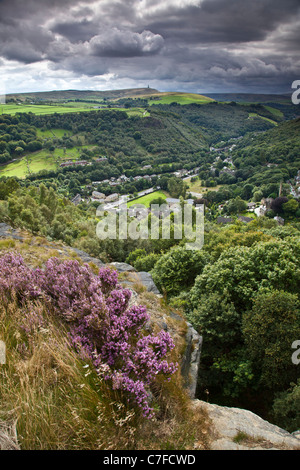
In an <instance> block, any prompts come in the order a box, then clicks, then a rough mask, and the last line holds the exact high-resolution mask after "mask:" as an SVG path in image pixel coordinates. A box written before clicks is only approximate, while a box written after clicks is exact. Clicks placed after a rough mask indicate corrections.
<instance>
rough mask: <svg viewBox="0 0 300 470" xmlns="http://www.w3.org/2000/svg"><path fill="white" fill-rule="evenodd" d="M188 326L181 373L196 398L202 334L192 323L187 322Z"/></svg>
mask: <svg viewBox="0 0 300 470" xmlns="http://www.w3.org/2000/svg"><path fill="white" fill-rule="evenodd" d="M187 326H188V330H187V333H186V349H185V354H184V357H183V361H182V365H181V374H182V376H183V378H184V383H185V386H186V388H187V390H188V392H189V395H190V397H191V398H195V396H196V388H197V381H198V371H199V365H200V356H201V348H202V336H200V335H199V334H198V333H197V331H196V330H195V329H194V328H193V327H192V325H191V324H190V323H187Z"/></svg>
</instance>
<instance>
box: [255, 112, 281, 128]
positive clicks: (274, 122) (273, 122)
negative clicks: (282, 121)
mask: <svg viewBox="0 0 300 470" xmlns="http://www.w3.org/2000/svg"><path fill="white" fill-rule="evenodd" d="M255 117H258V118H260V119H264V120H265V121H268V122H270V123H271V124H274V126H278V123H277V122H276V121H273V120H272V119H269V118H267V117H264V116H260V115H259V114H256V113H249V118H250V119H251V118H255Z"/></svg>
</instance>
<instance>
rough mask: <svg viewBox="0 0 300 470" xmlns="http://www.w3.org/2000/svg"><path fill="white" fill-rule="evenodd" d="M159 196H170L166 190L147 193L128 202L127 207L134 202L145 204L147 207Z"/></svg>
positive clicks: (164, 197) (163, 197)
mask: <svg viewBox="0 0 300 470" xmlns="http://www.w3.org/2000/svg"><path fill="white" fill-rule="evenodd" d="M158 197H161V198H162V199H164V200H165V199H166V198H167V197H168V194H167V193H166V192H165V191H154V193H150V194H146V195H145V196H142V197H139V198H138V199H134V200H133V201H130V202H128V203H127V207H131V206H133V205H134V204H143V205H144V206H145V207H149V206H150V202H151V201H153V199H157V198H158Z"/></svg>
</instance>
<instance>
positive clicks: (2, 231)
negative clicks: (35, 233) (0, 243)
mask: <svg viewBox="0 0 300 470" xmlns="http://www.w3.org/2000/svg"><path fill="white" fill-rule="evenodd" d="M0 238H13V239H14V240H22V238H23V237H22V236H21V235H20V232H19V230H18V229H14V228H12V227H11V226H10V225H7V224H5V223H4V222H2V223H0Z"/></svg>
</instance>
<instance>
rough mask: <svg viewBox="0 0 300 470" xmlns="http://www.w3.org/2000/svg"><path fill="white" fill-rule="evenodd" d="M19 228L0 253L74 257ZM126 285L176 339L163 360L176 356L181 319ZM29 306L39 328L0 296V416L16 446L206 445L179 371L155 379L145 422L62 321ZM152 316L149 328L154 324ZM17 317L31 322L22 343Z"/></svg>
mask: <svg viewBox="0 0 300 470" xmlns="http://www.w3.org/2000/svg"><path fill="white" fill-rule="evenodd" d="M20 234H21V236H22V237H23V239H22V240H18V241H15V240H10V239H4V240H0V256H1V255H2V254H3V253H5V252H7V250H9V251H11V250H15V251H16V252H18V253H21V255H22V256H23V258H24V260H25V261H26V263H27V264H29V265H31V266H33V267H34V266H41V265H42V264H43V263H44V262H45V261H46V260H47V259H48V258H49V257H52V256H58V257H63V258H65V259H70V258H76V257H77V255H76V254H75V253H74V252H72V249H71V248H68V247H65V246H63V245H62V244H61V243H55V242H49V240H46V239H43V238H41V237H33V236H32V235H30V234H28V233H26V232H21V233H20ZM58 250H59V251H58ZM78 260H79V261H80V262H81V260H80V259H79V258H78ZM94 268H95V266H94ZM95 271H96V270H95ZM128 276H129V277H126V275H125V274H123V275H122V278H120V281H124V282H125V283H126V282H130V276H134V274H128ZM131 281H134V278H133V279H131ZM135 282H137V281H135ZM133 288H134V289H135V290H136V292H137V299H136V300H137V303H141V304H143V305H146V307H147V310H148V312H149V314H151V318H152V320H153V321H154V322H158V324H159V321H160V320H161V317H162V316H163V318H164V321H165V322H167V325H168V331H169V332H170V333H171V334H172V336H173V338H174V340H175V342H176V350H174V351H172V358H171V360H175V361H179V360H180V358H181V355H182V350H184V344H185V335H186V329H185V323H184V322H183V321H182V322H175V320H173V319H172V318H171V317H170V315H169V312H168V310H167V307H165V306H164V305H163V304H162V303H161V301H160V299H159V298H157V297H156V296H155V295H154V294H152V293H149V292H146V291H145V288H144V287H143V286H141V285H138V283H137V284H136V285H135V284H134V287H133ZM34 310H35V312H37V311H38V312H39V315H41V317H42V318H43V319H44V320H43V321H44V325H43V328H39V327H38V326H37V325H36V326H34V324H32V323H30V321H31V320H30V315H29V317H28V308H27V307H26V306H24V307H23V308H20V306H18V305H17V304H16V303H15V302H14V301H8V299H6V301H5V302H0V340H3V341H5V343H6V352H7V361H6V364H5V365H0V413H1V418H0V422H1V420H9V421H11V420H12V419H13V420H14V422H15V423H16V427H17V436H18V440H19V443H20V446H21V449H23V450H28V449H29V450H46V449H50V450H72V449H73V450H83V449H84V450H108V449H109V450H117V449H119V450H130V449H136V450H143V449H144V450H147V449H156V450H160V449H162V450H164V449H166V450H170V449H186V450H188V449H203V448H207V446H208V440H207V435H208V430H209V424H208V421H207V418H206V416H205V415H204V414H201V413H200V414H199V413H197V414H195V413H193V412H192V409H190V402H189V399H188V397H187V395H186V392H185V391H184V390H183V388H182V379H181V375H180V373H179V372H178V373H177V374H176V376H175V377H173V379H172V380H171V381H170V382H163V383H159V385H158V390H159V396H160V398H159V401H160V407H161V413H160V414H159V417H158V419H157V420H155V421H154V422H151V421H150V422H149V421H148V420H145V419H143V418H141V417H140V416H137V415H134V414H132V409H130V408H127V406H126V405H122V404H121V400H120V396H119V395H118V393H116V392H114V391H113V390H111V389H110V388H109V386H108V385H107V384H106V383H105V382H101V381H99V380H98V379H97V376H96V374H95V373H94V372H93V370H92V369H91V367H90V366H87V364H85V363H84V362H83V361H81V360H79V358H78V356H77V355H76V354H75V353H74V352H73V351H72V350H71V349H69V348H68V347H67V346H66V335H67V325H66V324H62V322H61V321H60V319H58V318H54V317H53V316H52V315H51V312H49V311H47V309H45V305H44V304H43V302H42V301H41V302H39V303H38V305H37V306H36V307H35V308H34ZM30 311H31V307H30ZM158 324H156V323H155V324H154V325H153V326H154V328H155V327H156V328H159V329H160V327H159V326H158ZM21 325H24V326H25V327H27V328H30V330H31V334H30V341H29V343H28V344H26V347H25V344H24V335H23V333H22V328H21ZM155 325H156V326H155Z"/></svg>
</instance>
